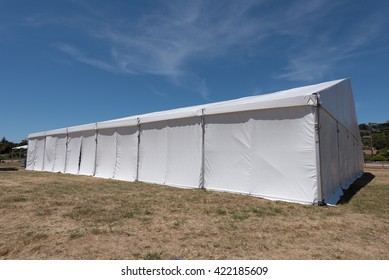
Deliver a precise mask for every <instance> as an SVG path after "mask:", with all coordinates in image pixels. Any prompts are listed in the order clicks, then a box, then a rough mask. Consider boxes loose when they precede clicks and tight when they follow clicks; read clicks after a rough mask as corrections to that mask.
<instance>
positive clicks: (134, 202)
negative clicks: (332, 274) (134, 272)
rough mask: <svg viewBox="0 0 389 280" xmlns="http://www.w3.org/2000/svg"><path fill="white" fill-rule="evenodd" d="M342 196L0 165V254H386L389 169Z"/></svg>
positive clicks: (152, 256) (261, 256) (81, 256)
mask: <svg viewBox="0 0 389 280" xmlns="http://www.w3.org/2000/svg"><path fill="white" fill-rule="evenodd" d="M367 172H371V173H373V174H374V175H375V178H374V180H373V181H371V182H370V183H369V184H368V185H367V186H366V187H363V188H362V189H360V191H359V192H357V193H356V194H355V195H354V196H353V197H352V198H351V199H350V200H349V201H348V202H347V203H345V204H341V205H338V206H337V207H318V206H306V205H299V204H292V203H284V202H275V201H268V200H264V199H260V198H255V197H249V196H243V195H235V194H228V193H218V192H211V191H202V190H187V189H178V188H172V187H164V186H157V185H150V184H144V183H128V182H121V181H114V180H105V179H98V178H93V177H85V176H73V175H66V174H55V173H47V172H31V171H25V170H19V171H13V172H0V259H174V258H183V259H388V257H389V253H388V252H389V236H388V233H389V226H388V221H389V219H388V218H389V211H388V210H389V170H368V171H367Z"/></svg>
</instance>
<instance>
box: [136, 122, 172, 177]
mask: <svg viewBox="0 0 389 280" xmlns="http://www.w3.org/2000/svg"><path fill="white" fill-rule="evenodd" d="M140 139H141V141H140V145H139V178H138V179H139V181H143V182H151V183H157V184H165V180H166V162H167V126H166V122H165V121H162V122H155V123H147V124H142V125H141V137H140Z"/></svg>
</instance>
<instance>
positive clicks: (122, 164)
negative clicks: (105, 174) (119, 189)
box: [114, 126, 138, 182]
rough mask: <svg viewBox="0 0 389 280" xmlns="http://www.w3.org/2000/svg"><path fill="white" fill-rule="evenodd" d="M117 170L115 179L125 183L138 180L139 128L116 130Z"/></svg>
mask: <svg viewBox="0 0 389 280" xmlns="http://www.w3.org/2000/svg"><path fill="white" fill-rule="evenodd" d="M116 143H117V148H116V152H117V155H116V168H115V174H114V178H115V179H119V180H125V181H131V182H133V181H135V180H136V169H137V156H138V128H137V127H136V126H133V127H120V128H117V129H116Z"/></svg>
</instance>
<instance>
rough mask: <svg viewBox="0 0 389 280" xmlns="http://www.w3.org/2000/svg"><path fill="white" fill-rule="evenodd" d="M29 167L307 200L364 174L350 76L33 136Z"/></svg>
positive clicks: (331, 194)
mask: <svg viewBox="0 0 389 280" xmlns="http://www.w3.org/2000/svg"><path fill="white" fill-rule="evenodd" d="M28 138H29V141H28V157H27V169H29V170H45V171H50V172H65V173H71V174H83V175H90V176H96V177H102V178H110V179H118V180H125V181H131V182H132V181H137V180H139V181H143V182H150V183H157V184H164V185H169V186H177V187H189V188H200V187H201V188H206V189H211V190H217V191H227V192H235V193H242V194H249V195H253V196H259V197H264V198H268V199H276V200H284V201H292V202H299V203H306V204H312V203H313V204H315V203H321V202H326V203H329V204H336V202H337V201H338V200H339V198H340V196H341V195H342V194H343V190H345V189H347V188H348V187H349V185H350V184H351V183H352V182H353V181H354V180H355V179H357V178H358V176H360V175H361V174H362V172H363V154H362V145H361V139H360V136H359V130H358V122H357V118H356V112H355V107H354V99H353V95H352V88H351V81H350V79H342V80H336V81H330V82H325V83H321V84H317V85H311V86H306V87H300V88H294V89H290V90H284V91H280V92H277V93H272V94H265V95H259V96H250V97H246V98H240V99H236V100H231V101H224V102H217V103H211V104H205V105H199V106H192V107H187V108H181V109H175V110H169V111H163V112H156V113H151V114H144V115H139V116H131V117H126V118H121V119H115V120H110V121H105V122H99V123H93V124H87V125H81V126H75V127H69V128H64V129H57V130H51V131H45V132H39V133H33V134H30V135H29V136H28Z"/></svg>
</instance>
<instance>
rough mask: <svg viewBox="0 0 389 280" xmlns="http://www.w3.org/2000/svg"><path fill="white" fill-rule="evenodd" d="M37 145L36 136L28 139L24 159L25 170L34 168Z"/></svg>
mask: <svg viewBox="0 0 389 280" xmlns="http://www.w3.org/2000/svg"><path fill="white" fill-rule="evenodd" d="M37 145H38V139H36V138H32V139H28V149H27V160H26V169H27V170H34V165H35V161H36V158H37V156H38V151H37V150H38V148H37Z"/></svg>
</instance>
